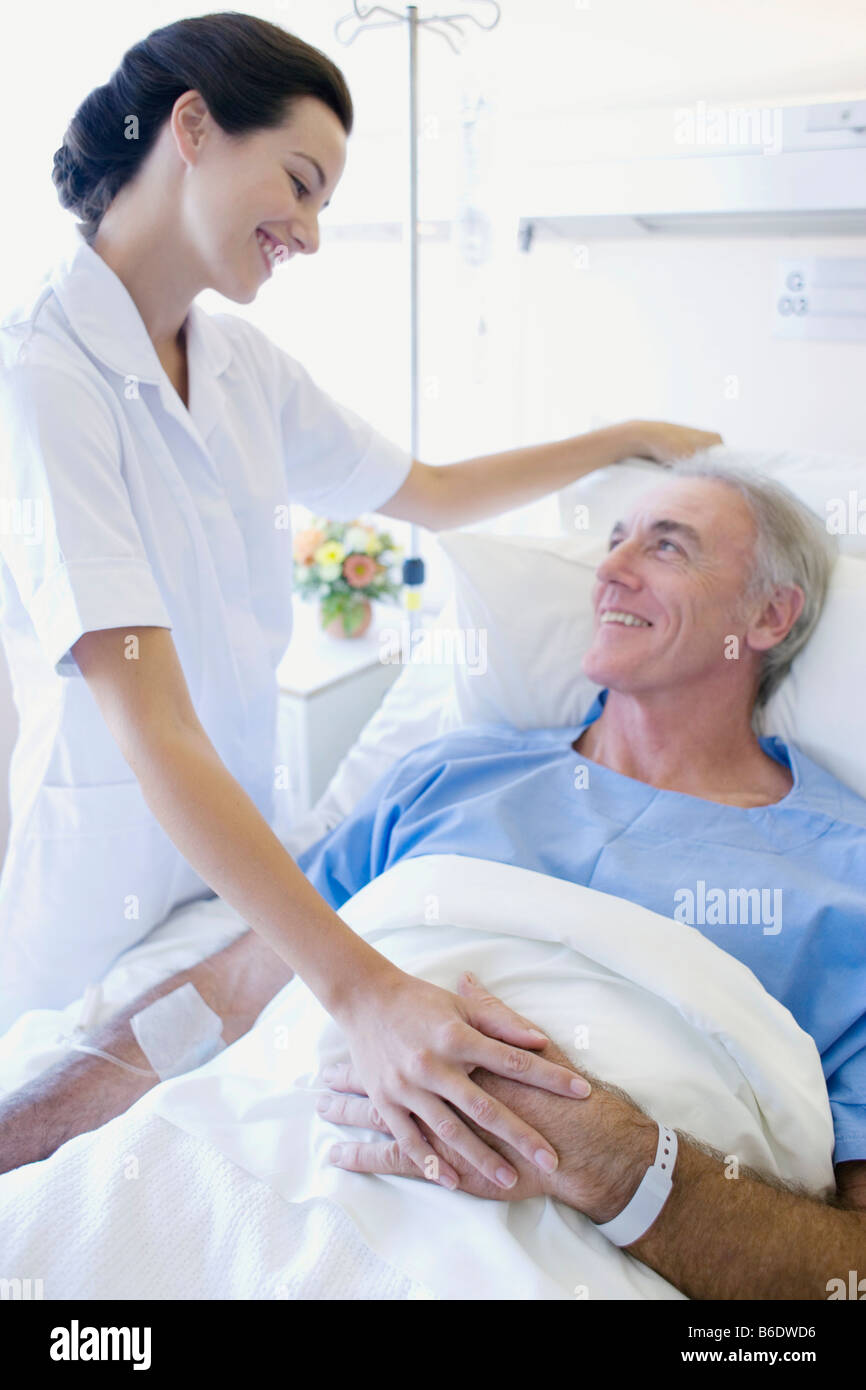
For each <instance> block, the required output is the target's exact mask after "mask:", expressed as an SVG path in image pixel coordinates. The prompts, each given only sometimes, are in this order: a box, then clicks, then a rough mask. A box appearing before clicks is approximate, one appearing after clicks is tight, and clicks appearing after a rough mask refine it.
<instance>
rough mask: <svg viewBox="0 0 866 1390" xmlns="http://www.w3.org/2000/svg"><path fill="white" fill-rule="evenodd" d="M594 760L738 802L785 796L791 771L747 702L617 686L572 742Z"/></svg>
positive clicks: (652, 781)
mask: <svg viewBox="0 0 866 1390" xmlns="http://www.w3.org/2000/svg"><path fill="white" fill-rule="evenodd" d="M572 746H573V747H574V749H575V751H576V752H578V753H582V754H583V756H584V757H585V758H589V759H590V760H591V761H592V762H595V763H601V764H602V766H604V767H608V768H610V769H611V771H613V772H619V773H621V774H622V775H623V776H624V777H631V778H633V779H634V780H635V781H637V782H646V783H647V784H648V785H649V786H652V787H658V788H659V789H660V790H665V791H678V792H683V793H685V794H686V795H688V796H696V797H701V798H702V799H704V800H706V801H718V802H722V803H724V804H729V805H735V806H765V805H771V804H772V803H774V802H777V801H781V800H782V798H783V797H784V796H786V795H787V794H788V792H789V791H790V789H791V786H792V784H793V778H792V776H791V773H790V770H789V769H788V768H785V767H783V766H782V765H781V763H778V762H777V761H776V760H775V758H771V757H770V756H769V754H767V753H765V752H764V750H763V749H762V748H761V745H760V743H759V742H758V739H757V736H756V734H755V732H754V730H753V729H752V726H751V717H750V712H749V710H748V708H747V706H746V705H745V704H742V705H738V706H732V705H730V704H727V705H726V704H725V702H721V701H714V702H711V701H705V700H700V701H698V702H696V703H695V702H694V701H690V703H689V707H688V709H685V708H683V705H682V703H681V701H680V700H678V699H677V698H675V697H672V696H671V695H670V693H669V692H668V693H667V694H666V696H665V697H664V698H656V699H649V700H648V699H646V698H645V697H643V696H633V695H626V694H622V693H618V692H617V691H615V690H609V691H608V695H607V700H606V703H605V706H604V709H603V710H602V712H601V714H600V715H599V717H598V719H596V720H595V721H594V722H593V723H592V724H590V725H589V726H588V728H586V729H585V730H584V732H583V733H582V734H581V735H580V737H579V738H577V739H576V740H575V742H574V744H573V745H572Z"/></svg>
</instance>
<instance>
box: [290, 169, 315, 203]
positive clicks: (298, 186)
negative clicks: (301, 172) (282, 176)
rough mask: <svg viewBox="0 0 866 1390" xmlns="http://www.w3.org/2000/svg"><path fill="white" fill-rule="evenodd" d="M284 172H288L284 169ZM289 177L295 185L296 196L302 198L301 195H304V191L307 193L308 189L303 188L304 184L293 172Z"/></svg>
mask: <svg viewBox="0 0 866 1390" xmlns="http://www.w3.org/2000/svg"><path fill="white" fill-rule="evenodd" d="M286 173H288V170H286ZM289 178H290V179H291V180H292V183H293V184H294V185H295V188H296V189H297V190H298V197H299V198H303V196H304V194H305V193H309V191H310V190H309V189H308V188H305V187H304V185H303V184H302V183H301V180H300V179H298V178H296V177H295V175H294V174H289Z"/></svg>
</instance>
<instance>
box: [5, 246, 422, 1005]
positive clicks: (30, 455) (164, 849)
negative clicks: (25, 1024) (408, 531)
mask: <svg viewBox="0 0 866 1390" xmlns="http://www.w3.org/2000/svg"><path fill="white" fill-rule="evenodd" d="M186 338H187V348H188V363H189V392H190V404H189V411H187V410H186V409H185V408H184V406H183V403H182V402H181V400H180V398H179V397H178V395H177V393H176V391H175V389H174V387H173V386H172V384H171V382H170V381H169V379H168V377H167V375H166V373H165V371H164V369H163V367H162V365H161V363H160V361H159V359H158V357H157V355H156V352H155V349H154V347H153V344H152V342H151V340H150V338H149V337H148V334H147V331H146V329H145V327H144V323H143V321H142V319H141V316H140V314H139V312H138V310H137V308H136V306H135V304H134V302H133V300H132V299H131V297H130V295H129V293H128V291H127V290H126V288H125V286H124V285H123V283H122V281H121V280H120V279H119V278H118V277H117V276H116V275H115V273H114V272H113V271H112V270H111V269H110V268H109V267H108V266H107V265H106V263H105V262H104V261H103V260H102V258H101V257H100V256H98V255H97V254H96V252H95V251H94V250H93V249H92V248H91V247H90V246H88V244H87V243H86V242H85V241H84V239H83V237H82V236H81V235H80V233H77V232H76V233H75V243H74V246H73V249H72V250H71V251H70V254H69V255H68V256H67V257H66V258H65V259H64V260H62V261H61V262H60V263H59V264H58V266H57V267H56V268H55V270H54V271H53V272H52V273H51V274H50V275H49V276H48V277H46V279H45V280H44V281H43V283H42V284H41V286H40V287H39V290H38V293H37V294H36V295H35V297H33V298H32V299H31V301H30V302H29V303H28V304H27V305H26V306H25V307H24V308H23V309H20V310H18V311H16V312H13V313H12V314H9V315H7V317H6V319H5V320H4V322H3V324H2V327H0V353H2V363H3V371H2V378H0V479H2V483H0V497H2V499H3V502H4V508H5V516H4V518H3V525H2V528H0V530H2V536H0V549H2V562H0V599H2V605H3V608H2V628H0V630H2V639H3V643H4V647H5V650H6V656H7V660H8V664H9V670H10V675H11V679H12V685H13V692H14V696H15V702H16V705H17V708H18V711H19V716H20V721H21V729H20V734H19V738H18V742H17V745H16V747H15V750H14V753H13V757H12V765H11V771H10V810H11V830H10V838H9V848H8V851H7V856H6V861H5V864H4V867H3V872H2V878H0V1029H3V1028H5V1027H7V1026H8V1025H9V1024H10V1023H11V1022H12V1021H13V1020H14V1019H15V1018H16V1017H17V1016H18V1014H19V1013H21V1012H22V1011H23V1010H24V1009H27V1008H33V1007H60V1006H63V1005H65V1004H66V1003H68V1002H69V1001H70V1000H72V999H74V998H76V997H77V996H78V995H79V994H81V992H82V991H83V989H84V988H85V987H86V985H87V984H88V983H89V982H90V981H93V980H96V979H98V978H99V977H100V976H101V975H102V974H104V972H105V971H106V969H107V968H108V966H109V965H110V964H111V962H112V961H113V960H114V959H115V957H116V956H117V955H118V954H119V953H120V952H121V951H123V950H125V949H126V948H128V947H129V946H131V945H133V944H134V943H135V942H137V941H140V940H141V939H142V938H143V937H144V936H145V935H146V934H147V933H148V932H149V931H150V930H151V929H152V928H153V927H154V926H156V925H157V924H158V923H160V922H161V921H163V920H164V918H165V917H166V916H167V915H168V914H169V913H170V912H171V911H172V910H173V909H174V908H175V907H178V906H180V905H181V904H183V903H185V902H189V901H191V900H193V899H196V898H205V897H213V893H212V890H211V889H210V888H209V887H208V885H207V884H206V883H205V882H204V881H203V880H202V879H201V878H200V877H199V875H198V874H196V873H195V872H194V871H193V869H192V868H191V867H190V866H189V864H188V863H187V862H186V860H185V859H184V858H183V856H182V855H181V854H180V853H179V851H178V850H176V849H175V847H174V845H173V844H172V842H171V840H170V839H169V837H168V836H167V835H166V833H165V832H164V831H163V829H162V828H161V826H160V825H159V823H158V821H157V820H156V819H155V817H154V816H153V815H152V814H151V812H150V811H149V810H148V807H147V805H146V803H145V801H144V797H143V796H142V793H141V791H140V789H139V786H138V783H137V782H136V780H135V777H134V776H133V774H132V772H131V770H130V768H129V766H128V765H127V763H126V762H125V761H124V759H123V757H122V756H121V753H120V751H119V749H118V747H117V745H116V743H115V741H114V739H113V738H112V736H111V734H110V733H109V730H108V728H107V726H106V724H105V722H104V720H103V718H102V715H101V714H100V712H99V708H98V706H97V704H96V702H95V700H94V699H93V696H92V694H91V693H90V690H89V689H88V686H87V684H86V682H85V681H84V679H83V678H82V676H81V673H80V671H79V669H78V666H77V665H76V662H75V659H74V658H73V657H72V656H71V655H70V650H69V649H70V647H71V646H72V645H73V644H74V643H75V642H76V641H77V639H78V638H79V637H80V636H81V635H82V633H85V632H88V631H94V630H97V629H100V628H114V627H121V628H123V627H126V628H134V627H138V626H143V625H148V626H157V627H166V628H170V629H171V633H172V638H173V640H174V644H175V646H176V648H177V652H178V656H179V658H180V662H181V665H182V667H183V671H184V675H185V677H186V680H187V684H188V686H189V690H190V694H191V697H192V700H193V703H194V705H195V708H196V711H197V713H198V716H199V718H200V719H201V722H202V724H203V725H204V728H205V729H206V731H207V733H208V735H209V736H210V738H211V740H212V741H213V743H214V745H215V747H216V749H217V752H218V753H219V755H220V757H221V758H222V759H223V761H224V762H225V764H226V766H227V767H228V768H229V770H230V771H231V772H232V773H233V775H234V776H235V777H236V778H237V779H238V781H239V782H240V783H241V785H242V786H243V787H244V788H245V789H246V791H247V792H248V793H249V795H250V796H251V797H252V799H253V801H254V802H255V803H256V805H257V806H258V808H259V810H260V811H261V812H262V814H263V815H264V816H265V818H266V819H267V820H268V821H269V822H270V823H271V824H274V820H273V812H274V803H273V787H274V773H275V764H276V759H277V750H276V707H277V685H276V675H275V673H276V667H277V665H278V664H279V661H280V659H281V657H282V656H283V654H284V652H285V649H286V647H287V645H288V642H289V639H290V636H291V626H292V604H291V590H292V537H291V530H290V528H289V525H288V522H287V515H288V511H287V509H288V506H289V504H290V503H291V502H301V503H303V504H305V505H306V506H309V507H311V508H313V509H315V510H316V511H320V512H321V513H322V514H324V515H327V516H329V517H332V518H334V519H336V520H348V519H351V518H352V517H354V516H357V515H358V514H359V513H360V512H363V511H374V510H376V508H377V507H378V506H380V505H382V504H384V503H385V502H386V501H387V500H388V499H389V498H390V497H392V496H393V495H394V493H395V492H396V491H397V490H398V488H399V487H400V486H401V484H402V483H403V481H404V480H405V478H406V477H407V475H408V472H409V469H410V467H411V462H412V460H411V455H410V454H409V453H408V452H407V451H406V450H405V449H402V448H399V447H398V446H397V445H395V444H393V443H391V442H390V441H389V440H387V439H386V438H384V437H383V436H382V435H381V434H379V433H378V432H377V431H375V430H374V429H373V428H372V427H371V426H370V425H369V424H367V423H365V422H364V421H363V420H361V419H360V418H359V417H358V416H357V415H355V414H354V413H353V412H352V411H350V410H348V409H346V408H345V407H342V406H340V405H339V404H337V403H336V402H335V401H333V400H332V399H331V398H330V397H329V396H328V395H327V394H326V393H325V392H323V391H322V390H320V389H319V388H318V387H317V386H316V385H315V384H314V382H313V381H312V380H311V378H310V376H309V374H308V373H307V371H306V370H305V369H304V368H303V367H302V366H301V365H300V363H298V362H297V361H295V360H294V359H293V358H292V357H290V356H289V355H288V354H287V353H285V352H283V351H282V350H281V349H279V348H278V347H276V345H275V344H273V343H271V342H270V340H269V339H268V338H267V337H266V336H265V335H264V334H263V333H261V332H260V331H259V330H258V329H257V328H255V327H254V326H253V325H252V324H250V323H248V322H247V321H246V320H244V319H241V318H239V317H237V316H235V315H232V314H217V315H208V314H206V313H205V312H204V311H203V310H202V309H201V308H200V307H199V306H198V305H196V304H193V305H192V306H191V308H190V311H189V317H188V319H187V327H186Z"/></svg>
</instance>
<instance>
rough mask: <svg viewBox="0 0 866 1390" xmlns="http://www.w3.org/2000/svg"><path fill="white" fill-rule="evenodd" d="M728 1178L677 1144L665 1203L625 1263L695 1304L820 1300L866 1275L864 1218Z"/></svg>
mask: <svg viewBox="0 0 866 1390" xmlns="http://www.w3.org/2000/svg"><path fill="white" fill-rule="evenodd" d="M732 1171H733V1168H732V1165H731V1164H726V1163H725V1161H724V1159H723V1157H722V1156H721V1155H713V1154H711V1153H706V1152H702V1151H701V1149H700V1148H698V1147H697V1145H696V1144H694V1143H692V1142H690V1141H689V1140H688V1139H685V1138H680V1142H679V1155H678V1158H677V1166H676V1170H675V1172H674V1183H673V1189H672V1191H671V1195H670V1197H669V1198H668V1200H667V1202H666V1203H665V1205H664V1208H663V1209H662V1212H661V1215H660V1216H659V1218H658V1220H657V1221H656V1222H655V1223H654V1224H653V1225H652V1226H651V1227H650V1230H649V1232H648V1233H647V1235H646V1236H644V1237H643V1238H642V1239H641V1240H639V1241H636V1242H635V1244H634V1245H631V1246H629V1247H628V1250H629V1254H631V1255H634V1256H635V1257H636V1258H637V1259H639V1260H641V1261H642V1262H643V1263H644V1264H647V1265H649V1266H650V1267H651V1268H652V1269H654V1270H656V1271H657V1272H658V1273H659V1274H661V1275H662V1276H663V1277H664V1278H665V1279H667V1280H668V1281H669V1283H671V1284H673V1285H675V1287H676V1288H678V1289H680V1290H681V1291H682V1292H683V1293H685V1294H687V1295H688V1296H689V1298H699V1299H750V1298H758V1299H826V1298H827V1295H828V1289H827V1284H828V1281H829V1280H831V1279H835V1278H841V1279H843V1280H845V1281H847V1279H848V1271H849V1270H852V1269H853V1270H860V1271H861V1272H866V1213H864V1212H863V1211H860V1210H850V1209H846V1208H845V1206H844V1205H843V1204H842V1203H841V1202H838V1201H834V1202H833V1203H832V1204H829V1203H826V1202H822V1201H820V1200H818V1199H816V1198H813V1197H809V1196H804V1195H802V1194H801V1193H800V1192H797V1191H792V1190H791V1189H790V1188H788V1187H785V1186H784V1185H782V1184H779V1185H778V1186H777V1185H775V1184H771V1182H770V1181H768V1180H765V1179H763V1178H761V1177H759V1176H758V1175H757V1174H752V1173H751V1172H749V1171H744V1170H743V1169H742V1168H740V1169H739V1176H738V1177H733V1176H730V1177H726V1172H728V1173H731V1172H732Z"/></svg>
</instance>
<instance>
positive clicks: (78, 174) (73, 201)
mask: <svg viewBox="0 0 866 1390" xmlns="http://www.w3.org/2000/svg"><path fill="white" fill-rule="evenodd" d="M51 178H52V182H53V183H54V186H55V188H56V189H57V191H58V195H59V197H60V203H61V205H62V206H63V207H65V208H68V209H69V210H70V211H72V212H80V211H81V210H82V200H83V197H84V195H85V194H86V193H87V192H88V186H89V181H88V179H87V176H86V174H85V171H84V169H83V168H82V166H81V164H80V163H79V162H78V160H77V159H76V158H75V155H74V154H73V153H72V151H71V149H70V148H69V146H68V145H67V144H63V145H61V146H60V148H59V150H55V151H54V167H53V169H52V171H51Z"/></svg>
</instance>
